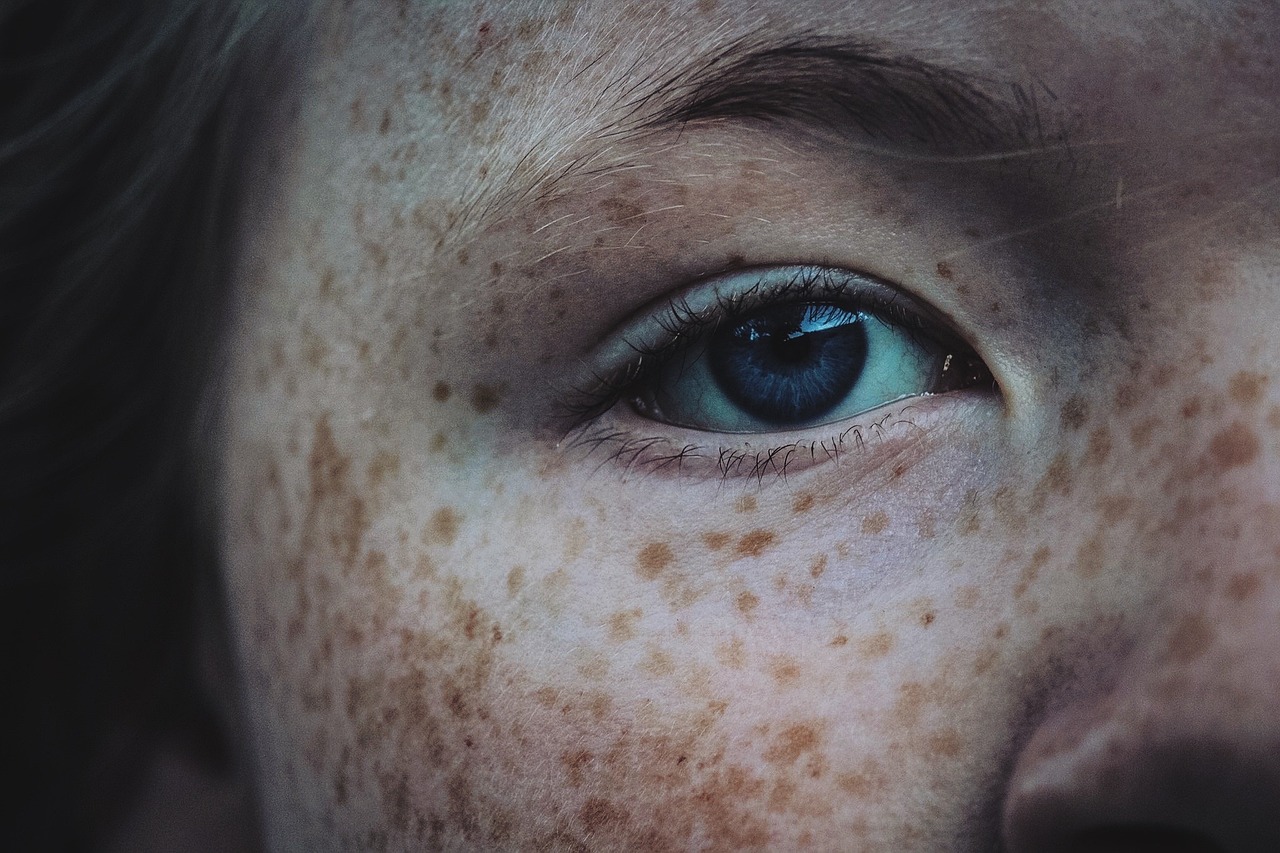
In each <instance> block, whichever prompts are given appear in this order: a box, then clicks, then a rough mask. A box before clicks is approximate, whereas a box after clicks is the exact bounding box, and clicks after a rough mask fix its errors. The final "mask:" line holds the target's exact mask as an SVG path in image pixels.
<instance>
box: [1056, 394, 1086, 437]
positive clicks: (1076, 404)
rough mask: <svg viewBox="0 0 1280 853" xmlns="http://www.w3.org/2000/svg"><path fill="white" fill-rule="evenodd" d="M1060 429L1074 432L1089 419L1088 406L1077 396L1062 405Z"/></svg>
mask: <svg viewBox="0 0 1280 853" xmlns="http://www.w3.org/2000/svg"><path fill="white" fill-rule="evenodd" d="M1061 418H1062V428H1063V429H1065V430H1066V431H1067V432H1075V431H1076V430H1078V429H1080V427H1082V426H1084V423H1085V421H1087V420H1088V419H1089V404H1088V403H1086V402H1085V401H1084V400H1083V399H1082V398H1080V397H1078V396H1072V397H1070V398H1068V399H1067V401H1066V402H1065V403H1064V404H1063V405H1062V413H1061Z"/></svg>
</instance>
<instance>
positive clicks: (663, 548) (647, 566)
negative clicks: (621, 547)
mask: <svg viewBox="0 0 1280 853" xmlns="http://www.w3.org/2000/svg"><path fill="white" fill-rule="evenodd" d="M675 558H676V557H675V554H674V553H673V552H672V551H671V546H670V545H668V544H667V543H666V542H650V543H649V544H648V545H645V546H644V547H643V548H641V549H640V553H639V554H637V555H636V574H638V575H639V576H640V577H641V578H643V579H644V580H647V581H651V580H653V579H654V578H656V577H657V576H658V575H660V574H662V572H663V570H665V569H666V568H667V567H668V566H670V565H671V563H672V562H673V561H674V560H675Z"/></svg>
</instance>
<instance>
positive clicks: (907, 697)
mask: <svg viewBox="0 0 1280 853" xmlns="http://www.w3.org/2000/svg"><path fill="white" fill-rule="evenodd" d="M927 696H928V691H927V690H926V689H925V686H924V685H923V684H921V683H920V682H918V681H908V682H907V683H905V684H903V685H902V686H901V687H899V688H898V700H897V702H895V703H894V706H893V711H894V715H895V716H896V717H897V718H898V720H899V721H900V722H901V723H902V725H903V726H904V727H906V728H912V727H914V726H915V725H916V724H917V723H919V722H920V715H921V714H922V713H923V712H924V705H925V700H926V698H927Z"/></svg>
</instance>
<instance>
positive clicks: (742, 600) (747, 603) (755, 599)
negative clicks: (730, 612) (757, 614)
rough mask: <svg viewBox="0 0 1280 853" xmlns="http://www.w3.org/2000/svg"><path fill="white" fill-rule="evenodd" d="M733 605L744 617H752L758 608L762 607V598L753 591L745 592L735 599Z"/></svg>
mask: <svg viewBox="0 0 1280 853" xmlns="http://www.w3.org/2000/svg"><path fill="white" fill-rule="evenodd" d="M733 604H734V606H735V607H737V608H738V610H739V611H740V612H741V613H743V614H744V615H747V616H749V615H751V613H752V611H754V610H755V609H756V608H757V607H759V606H760V597H759V596H757V595H756V594H755V593H753V592H751V590H743V591H742V592H740V593H738V595H737V597H736V598H734V600H733Z"/></svg>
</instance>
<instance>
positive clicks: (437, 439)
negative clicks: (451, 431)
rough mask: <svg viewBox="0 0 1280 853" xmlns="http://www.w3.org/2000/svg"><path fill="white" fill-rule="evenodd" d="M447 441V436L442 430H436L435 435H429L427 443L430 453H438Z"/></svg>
mask: <svg viewBox="0 0 1280 853" xmlns="http://www.w3.org/2000/svg"><path fill="white" fill-rule="evenodd" d="M448 442H449V437H448V436H447V435H445V434H444V433H442V432H437V433H436V434H435V435H433V436H431V444H429V445H428V448H429V449H430V450H431V452H432V453H439V452H440V451H441V450H444V446H445V445H446V444H447V443H448Z"/></svg>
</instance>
